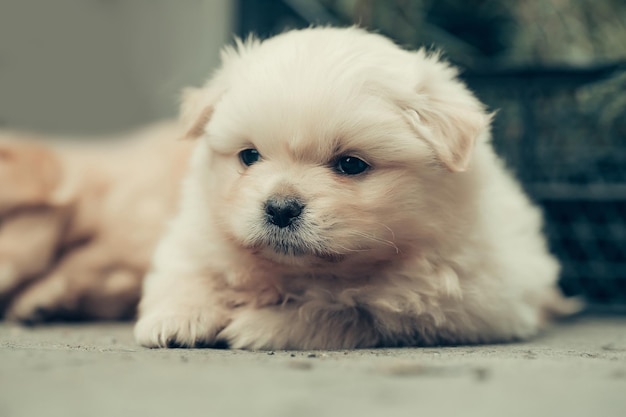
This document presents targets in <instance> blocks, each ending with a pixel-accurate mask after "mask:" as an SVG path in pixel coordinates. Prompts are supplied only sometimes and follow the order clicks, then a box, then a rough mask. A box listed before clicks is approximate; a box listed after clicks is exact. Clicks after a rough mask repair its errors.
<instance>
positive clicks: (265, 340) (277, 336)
mask: <svg viewBox="0 0 626 417" xmlns="http://www.w3.org/2000/svg"><path fill="white" fill-rule="evenodd" d="M327 307H328V306H327ZM380 338H381V336H380V334H379V333H378V332H377V331H376V324H375V319H374V317H373V316H372V315H371V314H370V313H369V312H367V311H365V310H363V309H360V308H358V307H350V306H338V305H335V306H330V308H327V309H325V308H324V307H323V306H320V305H319V304H318V303H317V302H315V301H311V302H309V303H306V304H304V305H279V306H270V307H265V308H260V309H253V308H246V309H242V310H240V311H238V312H236V314H235V315H234V317H233V319H232V320H231V322H230V323H229V324H228V326H226V327H225V328H224V330H223V331H222V332H220V334H219V335H218V339H220V340H224V341H225V342H226V343H227V344H228V345H229V346H230V347H232V348H235V349H252V350H266V349H298V350H301V349H355V348H366V347H375V346H377V345H379V343H380V341H381V339H380Z"/></svg>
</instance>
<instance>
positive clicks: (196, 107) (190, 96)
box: [180, 88, 214, 139]
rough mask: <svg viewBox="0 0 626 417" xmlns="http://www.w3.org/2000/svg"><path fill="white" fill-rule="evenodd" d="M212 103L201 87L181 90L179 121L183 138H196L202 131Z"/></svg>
mask: <svg viewBox="0 0 626 417" xmlns="http://www.w3.org/2000/svg"><path fill="white" fill-rule="evenodd" d="M213 106H214V103H213V102H212V100H210V98H209V97H207V94H206V92H205V91H204V90H203V89H201V88H187V89H185V90H183V94H182V105H181V108H180V121H181V123H182V125H183V129H184V136H183V137H184V138H185V139H197V138H199V137H200V136H202V134H203V133H204V127H205V126H206V124H207V123H208V122H209V120H210V119H211V115H212V114H213Z"/></svg>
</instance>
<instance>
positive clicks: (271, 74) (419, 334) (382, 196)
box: [135, 28, 568, 349]
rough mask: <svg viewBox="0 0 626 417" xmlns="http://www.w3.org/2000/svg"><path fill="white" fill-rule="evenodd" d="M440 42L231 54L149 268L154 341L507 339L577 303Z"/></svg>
mask: <svg viewBox="0 0 626 417" xmlns="http://www.w3.org/2000/svg"><path fill="white" fill-rule="evenodd" d="M456 77H457V71H456V70H455V69H454V68H452V67H450V66H449V65H448V64H447V63H445V62H442V61H441V60H440V58H439V56H438V55H437V54H429V53H427V52H425V51H424V50H419V51H416V52H409V51H406V50H403V49H401V48H399V47H397V46H396V45H394V44H393V43H392V42H391V41H389V40H388V39H386V38H384V37H382V36H379V35H376V34H371V33H367V32H365V31H363V30H361V29H358V28H346V29H336V28H310V29H305V30H299V31H292V32H287V33H284V34H282V35H279V36H276V37H274V38H271V39H269V40H266V41H263V42H261V41H258V40H255V39H249V40H247V41H246V42H238V43H237V46H236V48H227V49H226V50H225V51H224V53H223V65H222V67H221V69H219V71H218V72H217V73H216V74H215V75H214V76H213V78H212V79H211V80H210V81H209V82H208V83H207V84H206V86H205V87H204V88H201V89H198V90H192V91H189V92H188V93H187V99H186V102H185V103H184V106H183V110H182V114H183V120H185V122H186V126H187V135H188V136H189V137H193V138H197V139H198V142H197V144H196V147H195V149H194V152H193V155H192V157H191V164H190V165H191V166H190V171H189V172H188V175H187V177H186V180H185V182H184V186H183V194H182V205H181V207H180V211H179V213H178V215H177V216H176V217H175V219H174V220H173V222H172V223H171V225H170V226H169V228H168V230H167V233H166V234H165V236H164V237H163V239H162V240H161V242H160V244H159V245H158V248H157V251H156V254H155V256H154V258H153V263H152V267H151V271H150V272H149V274H148V276H147V279H146V281H145V283H144V289H143V297H142V300H141V303H140V316H139V321H138V323H137V324H136V327H135V336H136V339H137V341H138V342H139V343H140V344H142V345H144V346H147V347H171V346H180V347H194V346H215V345H223V344H227V345H229V346H231V347H233V348H243V349H345V348H364V347H376V346H427V345H435V344H474V343H492V342H507V341H513V340H518V339H524V338H527V337H529V336H531V335H533V334H535V333H536V332H537V331H538V329H539V328H540V326H541V325H542V324H543V323H544V320H545V318H546V317H547V315H548V313H549V312H550V311H552V310H555V309H559V308H562V307H568V305H567V303H566V302H565V301H564V299H563V298H562V296H561V295H560V293H559V292H558V290H557V289H556V287H555V282H556V280H557V276H558V273H559V265H558V263H557V261H556V260H555V259H554V258H553V257H552V256H551V255H550V254H549V253H548V251H547V249H546V242H545V240H544V238H543V237H542V235H541V215H540V212H539V210H538V209H537V208H536V207H534V206H533V205H532V204H531V203H530V202H529V200H528V198H527V197H526V196H525V195H524V194H523V193H522V190H521V189H520V186H519V185H518V184H517V183H516V182H515V181H514V180H513V179H512V177H511V176H510V175H509V174H508V173H507V172H506V170H505V169H504V167H503V164H502V162H501V161H500V160H499V159H498V158H497V156H496V155H495V154H494V151H493V149H492V147H491V145H490V143H489V127H490V120H491V115H490V114H488V113H487V112H486V111H485V108H484V106H483V105H482V104H481V103H480V102H479V101H478V100H477V99H476V98H475V97H474V96H473V95H472V93H470V92H469V91H468V89H467V88H466V87H465V86H464V85H463V84H462V83H461V82H460V81H459V80H458V79H457V78H456Z"/></svg>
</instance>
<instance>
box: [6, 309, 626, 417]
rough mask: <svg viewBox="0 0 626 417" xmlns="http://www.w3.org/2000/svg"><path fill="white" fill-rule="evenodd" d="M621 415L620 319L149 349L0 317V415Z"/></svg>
mask: <svg viewBox="0 0 626 417" xmlns="http://www.w3.org/2000/svg"><path fill="white" fill-rule="evenodd" d="M38 415H41V416H64V417H73V416H80V417H89V416H107V417H114V416H129V415H133V416H135V415H139V416H140V415H150V416H168V417H172V416H178V415H180V416H189V415H201V416H246V415H253V416H267V417H283V416H285V417H300V416H315V417H320V416H327V415H337V416H359V417H361V416H385V417H388V416H430V415H449V416H464V417H466V416H482V417H486V416H506V417H515V416H537V417H541V416H561V415H562V416H568V417H574V416H586V417H589V416H594V417H595V416H598V417H611V416H620V417H624V416H626V316H594V317H580V318H578V319H575V320H573V321H571V322H568V323H562V324H559V325H558V326H555V327H553V328H551V329H550V330H549V331H547V332H545V333H544V334H543V335H542V336H540V337H538V338H536V339H535V340H532V341H530V342H527V343H520V344H512V345H491V346H480V347H456V348H430V349H377V350H369V349H368V350H358V351H338V352H319V351H317V352H283V351H277V352H245V351H230V350H181V349H173V350H148V349H143V348H141V347H138V346H136V345H135V344H134V342H133V339H132V327H131V325H130V324H105V325H96V324H89V325H59V326H50V327H40V328H34V329H29V328H21V327H15V326H12V325H7V324H0V416H3V417H18V416H28V417H33V416H38Z"/></svg>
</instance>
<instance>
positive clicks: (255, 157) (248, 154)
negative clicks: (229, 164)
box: [239, 149, 261, 167]
mask: <svg viewBox="0 0 626 417" xmlns="http://www.w3.org/2000/svg"><path fill="white" fill-rule="evenodd" d="M239 159H241V162H243V164H244V165H245V166H247V167H249V166H250V165H252V164H254V163H256V162H259V159H261V154H260V153H259V151H257V150H256V149H244V150H243V151H241V152H239Z"/></svg>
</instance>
